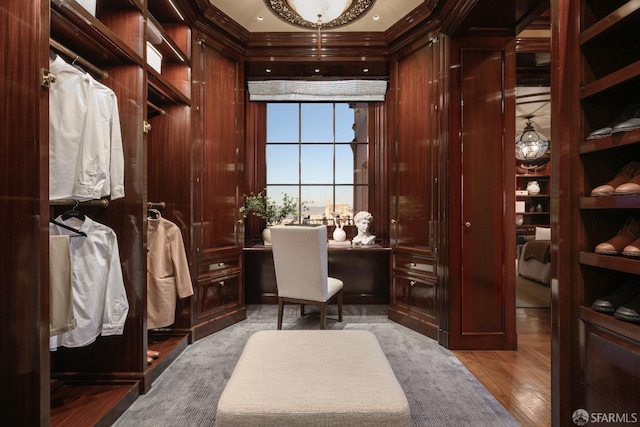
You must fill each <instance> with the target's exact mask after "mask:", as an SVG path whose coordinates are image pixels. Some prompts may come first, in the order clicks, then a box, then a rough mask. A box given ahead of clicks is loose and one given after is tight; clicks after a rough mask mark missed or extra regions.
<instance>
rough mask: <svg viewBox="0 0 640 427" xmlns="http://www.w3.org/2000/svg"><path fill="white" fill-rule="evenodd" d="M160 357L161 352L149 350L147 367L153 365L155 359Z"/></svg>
mask: <svg viewBox="0 0 640 427" xmlns="http://www.w3.org/2000/svg"><path fill="white" fill-rule="evenodd" d="M158 357H160V352H157V351H154V350H147V365H151V364H152V363H153V360H154V359H157V358H158Z"/></svg>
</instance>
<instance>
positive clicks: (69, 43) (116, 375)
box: [42, 0, 150, 424]
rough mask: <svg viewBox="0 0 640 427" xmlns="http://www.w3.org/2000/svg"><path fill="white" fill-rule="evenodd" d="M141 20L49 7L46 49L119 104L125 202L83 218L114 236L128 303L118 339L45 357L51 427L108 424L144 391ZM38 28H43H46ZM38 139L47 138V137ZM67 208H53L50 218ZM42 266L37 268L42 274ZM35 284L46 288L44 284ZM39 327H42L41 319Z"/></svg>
mask: <svg viewBox="0 0 640 427" xmlns="http://www.w3.org/2000/svg"><path fill="white" fill-rule="evenodd" d="M145 14H146V10H145V8H144V5H143V3H142V2H141V1H136V0H129V1H119V2H110V1H105V0H100V1H98V2H97V8H96V11H95V16H94V15H92V14H91V13H89V12H88V11H87V10H85V9H84V8H82V7H81V6H80V5H79V4H78V3H76V2H75V1H63V0H52V1H51V2H50V15H51V19H50V28H49V30H50V34H48V36H49V37H50V39H51V40H50V44H51V46H52V48H53V49H54V50H55V51H56V52H57V53H58V54H59V55H60V56H62V57H63V58H64V59H65V60H66V61H67V62H69V63H71V62H74V61H76V63H77V64H80V65H81V67H82V68H84V69H85V71H87V72H89V73H90V74H92V75H93V76H94V77H95V78H96V79H97V80H99V82H100V83H102V84H104V85H105V86H107V87H108V88H109V89H111V90H112V91H113V93H114V94H115V96H116V98H117V101H118V110H119V119H120V120H119V122H120V123H119V124H120V130H121V134H122V146H123V152H124V159H125V162H124V185H125V197H124V198H120V199H117V200H111V201H110V203H109V205H108V207H106V208H104V209H95V210H93V208H91V209H90V210H86V211H85V213H86V214H87V215H88V216H89V217H91V218H92V219H94V220H96V221H98V222H100V223H103V224H105V225H107V226H108V227H110V228H111V229H113V230H114V232H115V234H116V235H117V238H118V248H119V252H120V260H121V263H122V272H123V277H124V285H125V290H126V293H127V299H128V302H129V312H128V316H127V320H126V324H125V327H124V332H123V334H122V335H115V336H107V337H102V336H100V337H98V338H97V339H96V341H95V342H93V343H91V344H90V345H87V346H85V347H79V348H59V349H58V350H57V351H55V352H52V353H51V356H50V357H51V371H50V374H51V382H50V384H49V391H50V394H51V407H50V421H51V424H57V423H59V424H65V423H68V422H73V421H70V420H71V419H75V417H78V416H79V414H82V415H83V417H84V418H82V419H83V421H84V422H85V423H86V424H94V423H98V422H107V423H108V422H110V421H113V420H115V418H117V416H118V415H119V414H120V413H121V412H122V411H123V410H124V408H126V406H128V404H130V403H131V402H132V401H133V400H134V399H135V398H136V397H137V395H138V394H139V393H144V392H146V390H148V388H149V386H150V379H149V377H148V376H147V373H148V371H147V362H146V354H145V353H146V345H147V340H146V334H147V331H146V320H145V307H146V250H145V247H144V242H145V236H146V230H145V225H146V222H145V217H144V210H145V205H146V198H147V193H146V185H145V183H146V168H145V164H146V157H145V150H144V137H143V135H144V134H143V121H144V119H145V116H144V111H145V108H144V106H145V101H146V96H145V90H144V88H145V81H146V78H145V73H144V69H145V64H144V57H145V51H144V43H145V35H144V22H145ZM44 22H45V21H43V22H42V25H43V28H47V27H46V25H45V23H44ZM76 58H77V59H76ZM42 65H44V64H42ZM55 84H56V83H55V82H54V83H53V85H55ZM42 138H44V139H46V138H47V136H46V134H43V135H42ZM46 199H48V197H46V198H45V200H46ZM68 209H69V207H59V206H53V207H51V208H50V215H54V216H55V215H57V214H59V213H61V212H63V211H66V210H68ZM45 253H46V252H45ZM46 265H47V264H46V263H45V264H42V268H45V266H46ZM42 285H43V286H45V287H46V286H47V285H46V282H43V284H42ZM42 320H43V321H45V322H44V323H46V316H45V317H43V319H42ZM46 354H47V357H48V356H49V354H48V352H47V353H46ZM114 354H117V355H118V357H114ZM83 394H92V395H94V396H96V399H95V400H94V402H89V401H87V400H84V401H83V400H82V399H72V398H69V397H70V396H80V395H83ZM61 402H63V403H61ZM97 402H100V403H97ZM95 405H100V409H96V406H95Z"/></svg>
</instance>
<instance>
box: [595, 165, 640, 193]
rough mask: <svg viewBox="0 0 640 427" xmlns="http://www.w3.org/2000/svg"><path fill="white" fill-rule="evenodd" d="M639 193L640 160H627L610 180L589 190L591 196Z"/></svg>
mask: <svg viewBox="0 0 640 427" xmlns="http://www.w3.org/2000/svg"><path fill="white" fill-rule="evenodd" d="M639 193H640V162H629V163H628V164H627V165H626V166H625V167H623V168H622V169H621V170H620V172H618V174H617V175H616V176H615V178H613V179H612V180H611V181H609V182H607V183H606V184H603V185H600V186H598V187H596V188H594V189H593V190H591V195H592V196H596V197H598V196H614V195H615V196H624V195H631V194H639Z"/></svg>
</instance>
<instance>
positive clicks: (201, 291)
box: [189, 32, 246, 339]
mask: <svg viewBox="0 0 640 427" xmlns="http://www.w3.org/2000/svg"><path fill="white" fill-rule="evenodd" d="M194 40H196V42H195V44H194V46H195V54H194V63H193V68H194V71H193V74H194V83H193V99H194V105H195V111H194V112H193V120H194V121H193V127H192V131H193V143H192V146H191V159H192V168H191V177H192V178H191V179H192V181H191V183H192V185H191V189H190V191H189V194H191V197H192V199H191V200H192V209H193V214H192V215H193V216H192V218H193V219H192V220H193V228H192V233H193V248H194V253H193V256H194V262H195V275H194V276H195V277H194V283H196V286H195V289H194V291H195V294H194V297H193V301H192V307H191V309H192V313H191V325H192V329H193V331H194V338H196V339H198V338H200V337H203V336H206V335H208V334H211V333H213V332H215V331H217V330H220V329H222V328H223V327H225V326H228V325H230V324H233V323H235V322H237V321H240V320H243V319H245V318H246V308H245V306H244V295H243V284H242V263H241V260H242V238H243V235H242V230H241V229H242V223H241V222H239V220H240V219H241V216H240V214H239V207H240V203H241V202H240V195H241V194H242V192H241V191H240V188H242V183H243V179H242V171H243V156H244V149H243V147H244V144H243V138H244V131H243V129H244V120H243V119H242V117H244V91H243V90H241V89H240V88H242V87H244V85H243V77H242V76H243V74H242V67H241V66H240V60H239V59H238V58H234V57H231V56H227V55H225V54H223V53H222V52H221V51H220V48H219V45H218V43H217V42H216V41H215V40H214V39H213V37H212V36H210V35H208V34H206V33H203V32H197V33H196V34H195V35H194Z"/></svg>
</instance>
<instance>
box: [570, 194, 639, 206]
mask: <svg viewBox="0 0 640 427" xmlns="http://www.w3.org/2000/svg"><path fill="white" fill-rule="evenodd" d="M580 209H640V195H633V196H599V197H580Z"/></svg>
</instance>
